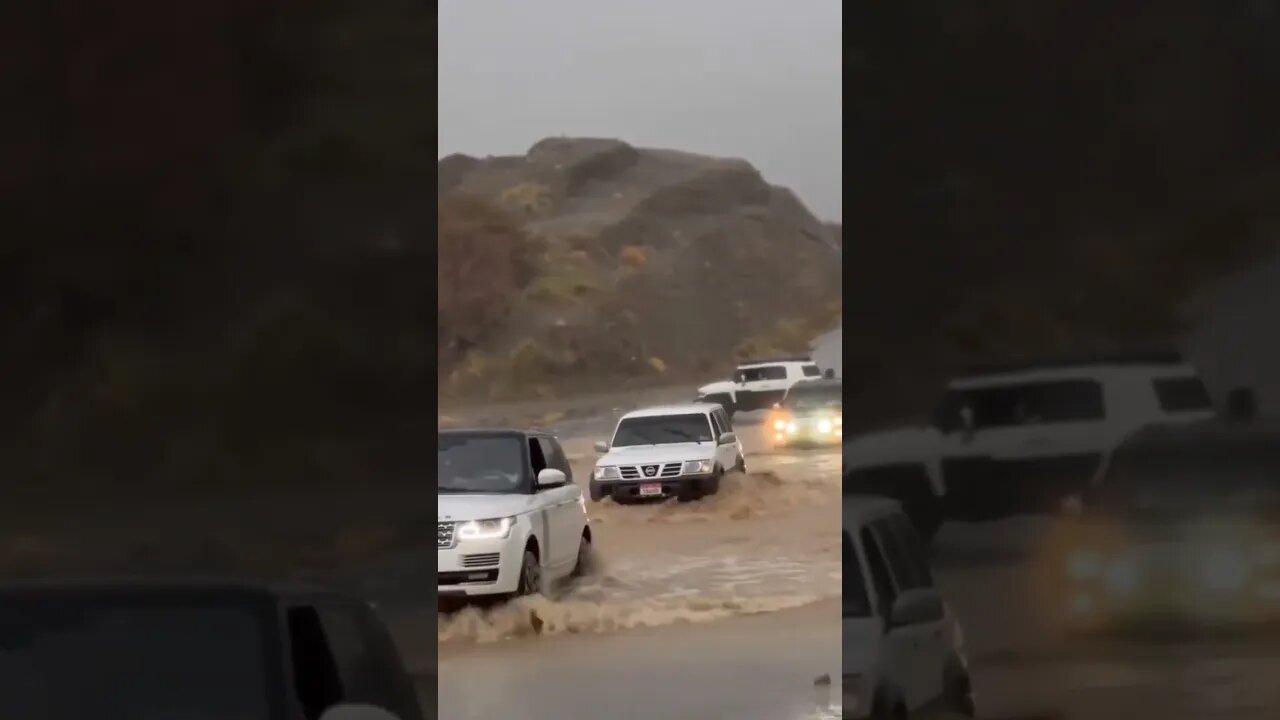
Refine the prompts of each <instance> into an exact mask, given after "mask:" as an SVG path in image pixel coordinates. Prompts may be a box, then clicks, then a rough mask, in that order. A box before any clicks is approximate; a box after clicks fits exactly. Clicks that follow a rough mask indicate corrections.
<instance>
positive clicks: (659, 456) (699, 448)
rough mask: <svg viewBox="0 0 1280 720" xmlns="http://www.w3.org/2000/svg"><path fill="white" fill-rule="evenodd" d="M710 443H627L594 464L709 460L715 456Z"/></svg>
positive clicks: (610, 451) (714, 447) (713, 447)
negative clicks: (627, 444)
mask: <svg viewBox="0 0 1280 720" xmlns="http://www.w3.org/2000/svg"><path fill="white" fill-rule="evenodd" d="M715 452H716V446H715V445H713V444H712V443H709V442H705V443H691V442H690V443H672V444H669V445H629V446H627V447H620V448H613V449H611V450H609V452H608V453H607V454H605V456H604V457H602V458H600V459H599V460H597V461H596V465H597V466H600V465H637V464H640V463H664V462H681V461H684V460H710V459H711V458H713V457H715Z"/></svg>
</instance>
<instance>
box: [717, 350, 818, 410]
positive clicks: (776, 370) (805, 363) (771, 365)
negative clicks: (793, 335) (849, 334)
mask: <svg viewBox="0 0 1280 720" xmlns="http://www.w3.org/2000/svg"><path fill="white" fill-rule="evenodd" d="M820 377H822V370H821V369H820V368H819V367H818V365H817V364H816V363H814V362H813V359H812V358H810V357H808V356H803V357H787V358H773V359H769V360H753V361H751V362H748V363H743V364H741V365H739V366H738V369H737V370H735V371H734V372H733V379H732V380H728V381H722V382H713V383H710V384H707V385H703V386H702V387H700V388H698V398H697V401H698V402H708V403H716V404H718V405H720V406H721V407H723V408H724V409H725V412H726V414H727V415H728V416H729V417H733V414H734V413H736V412H750V411H752V410H764V409H766V408H771V407H773V405H774V404H775V403H778V402H781V401H782V398H783V397H785V396H786V394H787V390H790V389H791V386H792V385H795V384H796V383H798V382H800V381H801V380H813V379H816V378H820Z"/></svg>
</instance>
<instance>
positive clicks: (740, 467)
mask: <svg viewBox="0 0 1280 720" xmlns="http://www.w3.org/2000/svg"><path fill="white" fill-rule="evenodd" d="M733 469H734V470H737V471H738V472H740V473H743V474H744V475H745V474H746V472H747V459H746V458H744V457H742V456H741V455H739V456H738V461H737V464H735V465H734V466H733Z"/></svg>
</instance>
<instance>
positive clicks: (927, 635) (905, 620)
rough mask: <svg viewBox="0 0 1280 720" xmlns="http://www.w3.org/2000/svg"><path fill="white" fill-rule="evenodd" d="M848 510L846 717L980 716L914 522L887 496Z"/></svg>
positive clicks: (850, 501) (957, 637) (852, 501)
mask: <svg viewBox="0 0 1280 720" xmlns="http://www.w3.org/2000/svg"><path fill="white" fill-rule="evenodd" d="M843 510H844V527H843V530H842V533H841V534H842V537H841V545H842V546H843V549H842V552H843V556H844V557H843V559H844V575H843V578H844V587H843V589H842V600H841V604H842V611H841V615H842V621H841V648H842V656H843V657H842V664H843V666H844V670H843V672H844V677H843V678H842V679H843V696H844V697H843V701H842V703H841V708H842V714H843V716H844V717H847V718H905V717H915V716H916V715H917V713H921V714H922V713H926V712H937V713H938V715H939V716H941V717H953V716H958V717H975V715H976V710H975V701H974V695H973V687H972V684H971V682H970V676H969V664H968V660H967V659H966V657H965V653H964V634H963V632H962V631H961V629H960V624H959V622H958V621H957V620H956V618H955V617H953V616H952V615H951V611H950V609H949V608H948V607H947V604H946V602H945V601H944V600H943V599H942V595H941V594H939V592H938V590H937V589H936V588H935V587H934V583H933V575H932V572H931V571H930V569H929V561H928V558H927V557H926V554H925V550H924V543H923V542H922V541H921V539H920V538H919V536H917V535H916V532H915V529H914V527H912V524H911V521H910V520H908V519H907V517H906V515H905V514H903V512H902V510H901V508H900V507H899V506H898V504H897V503H895V502H893V501H891V500H885V499H882V498H864V497H847V498H845V500H844V507H843Z"/></svg>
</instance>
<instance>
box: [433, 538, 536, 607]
mask: <svg viewBox="0 0 1280 720" xmlns="http://www.w3.org/2000/svg"><path fill="white" fill-rule="evenodd" d="M523 560H524V545H523V543H521V542H520V541H519V539H518V538H516V536H515V533H514V532H513V533H512V535H511V537H507V538H502V539H497V540H458V541H456V543H455V544H454V545H453V547H450V548H438V549H437V551H436V576H437V582H436V585H437V592H438V594H439V595H440V596H441V597H482V596H486V595H505V594H510V593H514V592H515V591H516V588H517V587H518V586H519V583H520V564H521V562H522V561H523Z"/></svg>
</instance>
